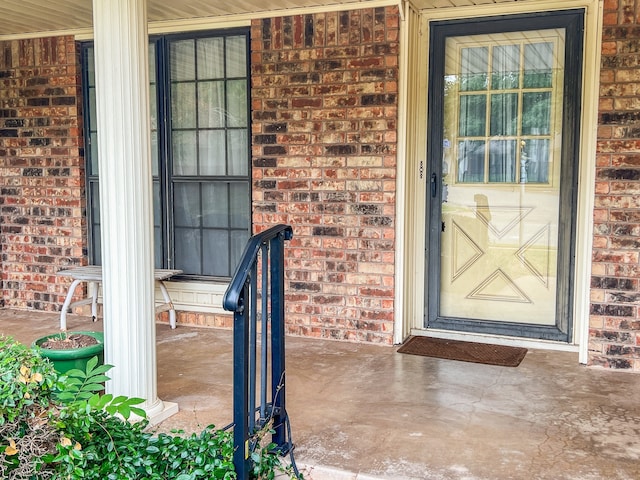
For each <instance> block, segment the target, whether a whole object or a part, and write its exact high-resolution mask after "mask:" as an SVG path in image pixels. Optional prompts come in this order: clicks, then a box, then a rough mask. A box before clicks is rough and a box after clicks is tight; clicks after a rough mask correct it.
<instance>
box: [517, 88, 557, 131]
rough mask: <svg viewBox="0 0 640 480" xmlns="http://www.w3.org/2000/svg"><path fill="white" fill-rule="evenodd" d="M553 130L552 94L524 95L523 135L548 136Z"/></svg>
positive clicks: (536, 93)
mask: <svg viewBox="0 0 640 480" xmlns="http://www.w3.org/2000/svg"><path fill="white" fill-rule="evenodd" d="M550 130H551V92H532V93H524V94H523V95H522V134H523V135H548V134H549V133H550Z"/></svg>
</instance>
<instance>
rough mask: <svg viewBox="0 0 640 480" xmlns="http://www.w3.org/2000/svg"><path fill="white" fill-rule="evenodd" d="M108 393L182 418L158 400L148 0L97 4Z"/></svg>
mask: <svg viewBox="0 0 640 480" xmlns="http://www.w3.org/2000/svg"><path fill="white" fill-rule="evenodd" d="M93 27H94V42H95V43H94V45H95V69H96V103H97V120H98V125H97V128H98V159H99V168H100V170H99V174H100V217H101V230H102V233H101V235H102V237H101V239H102V265H103V274H102V275H103V276H102V279H103V282H102V285H103V299H104V333H105V362H106V363H110V364H112V365H114V366H115V368H114V369H112V370H111V371H110V372H109V376H110V377H111V381H110V382H107V386H106V389H107V391H108V392H109V393H113V394H114V395H127V396H130V397H141V398H144V399H146V402H145V404H144V405H143V408H144V409H145V410H146V411H147V413H148V414H149V416H150V418H151V421H152V423H157V422H159V421H161V420H162V419H164V418H166V417H167V416H169V415H171V414H173V413H175V412H177V410H178V408H177V405H176V404H165V403H164V402H162V401H161V400H160V399H159V398H158V394H157V372H156V334H155V311H154V310H155V309H154V306H155V303H154V289H155V287H154V280H153V268H154V265H153V199H152V176H151V175H152V174H151V141H150V117H149V78H148V41H149V39H148V34H147V2H146V0H93Z"/></svg>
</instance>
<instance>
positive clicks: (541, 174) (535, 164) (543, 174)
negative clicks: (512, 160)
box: [521, 140, 551, 183]
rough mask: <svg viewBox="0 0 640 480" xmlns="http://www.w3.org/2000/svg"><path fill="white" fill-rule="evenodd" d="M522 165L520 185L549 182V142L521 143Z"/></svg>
mask: <svg viewBox="0 0 640 480" xmlns="http://www.w3.org/2000/svg"><path fill="white" fill-rule="evenodd" d="M523 143H524V145H523V149H522V165H524V174H523V176H522V180H521V181H522V183H548V182H549V147H550V143H551V142H550V141H549V140H526V141H523Z"/></svg>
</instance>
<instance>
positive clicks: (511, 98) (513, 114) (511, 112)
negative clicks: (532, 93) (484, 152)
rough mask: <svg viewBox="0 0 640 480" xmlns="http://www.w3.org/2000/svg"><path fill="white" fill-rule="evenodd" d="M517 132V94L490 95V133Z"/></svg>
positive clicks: (504, 133) (509, 133)
mask: <svg viewBox="0 0 640 480" xmlns="http://www.w3.org/2000/svg"><path fill="white" fill-rule="evenodd" d="M517 133H518V94H517V93H500V94H496V95H491V135H516V134H517Z"/></svg>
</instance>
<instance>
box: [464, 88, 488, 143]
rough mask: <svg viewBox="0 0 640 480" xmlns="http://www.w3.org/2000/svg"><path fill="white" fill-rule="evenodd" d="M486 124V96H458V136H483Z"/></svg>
mask: <svg viewBox="0 0 640 480" xmlns="http://www.w3.org/2000/svg"><path fill="white" fill-rule="evenodd" d="M486 124H487V96H486V95H464V96H462V97H460V136H461V137H484V136H485V135H486Z"/></svg>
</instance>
